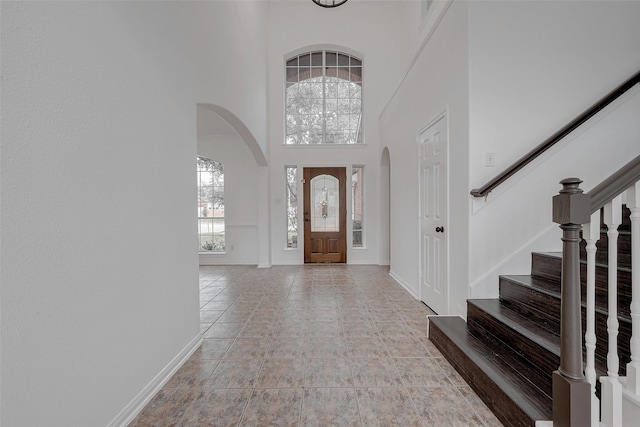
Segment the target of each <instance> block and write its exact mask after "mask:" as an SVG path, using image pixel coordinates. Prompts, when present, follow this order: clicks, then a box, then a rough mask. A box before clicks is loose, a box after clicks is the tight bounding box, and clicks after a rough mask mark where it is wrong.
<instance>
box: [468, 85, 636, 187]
mask: <svg viewBox="0 0 640 427" xmlns="http://www.w3.org/2000/svg"><path fill="white" fill-rule="evenodd" d="M638 83H640V72H638V73H636V74H635V75H634V76H633V77H631V78H630V79H628V80H627V81H625V82H624V83H622V84H621V85H620V86H618V87H617V88H615V89H614V90H612V91H611V92H609V93H608V94H607V95H606V96H604V97H603V98H602V99H601V100H600V101H598V102H596V103H595V104H593V105H592V106H591V107H589V108H588V109H587V110H586V111H584V112H583V113H582V114H580V115H579V116H578V117H576V118H575V119H573V120H572V121H571V122H569V123H568V124H567V125H566V126H564V127H563V128H562V129H560V130H559V131H557V132H556V133H554V134H553V135H551V136H550V137H549V138H547V139H546V140H545V141H543V142H542V143H541V144H540V145H538V146H537V147H535V148H534V149H533V150H531V151H529V152H528V153H527V154H525V155H524V156H522V157H521V158H520V159H518V160H517V161H516V162H515V163H513V164H512V165H511V166H509V167H508V168H507V169H505V170H504V171H502V172H501V173H500V174H499V175H498V176H496V177H495V178H493V179H492V180H491V181H489V182H488V183H486V184H485V185H483V186H482V187H480V188H474V189H473V190H471V195H472V196H473V197H486V196H487V195H488V194H489V193H490V192H491V191H493V189H495V188H496V187H497V186H498V185H500V184H502V183H503V182H505V181H506V180H507V179H509V178H510V177H512V176H513V175H515V174H516V173H517V172H518V171H519V170H520V169H522V168H524V167H525V166H526V165H528V164H529V163H531V162H532V161H533V160H535V159H536V158H537V157H538V156H539V155H541V154H542V153H544V152H545V151H547V150H548V149H549V148H551V147H553V146H554V145H555V144H556V143H557V142H559V141H560V140H562V138H564V137H565V136H567V135H569V134H570V133H571V132H573V131H574V130H576V129H577V128H578V127H579V126H580V125H582V124H583V123H584V122H586V121H587V120H589V119H590V118H591V117H593V116H594V115H595V114H597V113H598V112H599V111H600V110H602V109H603V108H605V107H606V106H607V105H609V104H611V103H612V102H613V101H615V100H616V99H617V98H618V97H620V95H622V94H623V93H625V92H626V91H628V90H629V89H631V88H632V87H633V86H635V85H636V84H638Z"/></svg>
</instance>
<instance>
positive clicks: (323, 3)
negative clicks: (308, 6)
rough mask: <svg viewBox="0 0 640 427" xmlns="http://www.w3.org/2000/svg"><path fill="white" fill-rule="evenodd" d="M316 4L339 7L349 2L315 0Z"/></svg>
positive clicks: (342, 0) (345, 0) (341, 0)
mask: <svg viewBox="0 0 640 427" xmlns="http://www.w3.org/2000/svg"><path fill="white" fill-rule="evenodd" d="M313 2H314V3H315V4H317V5H318V6H322V7H337V6H340V5H341V4H344V3H346V2H347V0H313Z"/></svg>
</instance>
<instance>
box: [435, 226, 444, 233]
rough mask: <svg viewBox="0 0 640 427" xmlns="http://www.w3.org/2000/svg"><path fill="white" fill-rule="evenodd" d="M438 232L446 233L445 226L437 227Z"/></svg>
mask: <svg viewBox="0 0 640 427" xmlns="http://www.w3.org/2000/svg"><path fill="white" fill-rule="evenodd" d="M436 233H444V227H436Z"/></svg>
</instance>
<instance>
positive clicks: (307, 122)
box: [285, 50, 363, 144]
mask: <svg viewBox="0 0 640 427" xmlns="http://www.w3.org/2000/svg"><path fill="white" fill-rule="evenodd" d="M285 95H286V102H285V108H286V114H285V127H286V135H285V143H286V144H360V143H362V142H363V141H362V60H360V59H358V58H356V57H354V56H351V55H347V54H345V53H341V52H335V51H328V50H326V51H325V50H323V51H314V52H307V53H303V54H300V55H296V56H294V57H292V58H289V59H288V60H287V61H286V88H285Z"/></svg>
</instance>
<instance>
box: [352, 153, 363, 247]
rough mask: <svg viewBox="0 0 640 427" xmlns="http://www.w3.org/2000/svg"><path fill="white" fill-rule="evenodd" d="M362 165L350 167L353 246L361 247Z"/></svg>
mask: <svg viewBox="0 0 640 427" xmlns="http://www.w3.org/2000/svg"><path fill="white" fill-rule="evenodd" d="M363 172H364V166H353V167H352V168H351V220H352V222H351V225H352V229H353V247H354V248H361V247H362V246H363V244H362V233H363V231H364V230H363V227H362V219H363V212H364V209H363V208H364V206H363V195H364V192H363V191H362V190H363V184H364V181H363V178H364V175H363Z"/></svg>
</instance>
